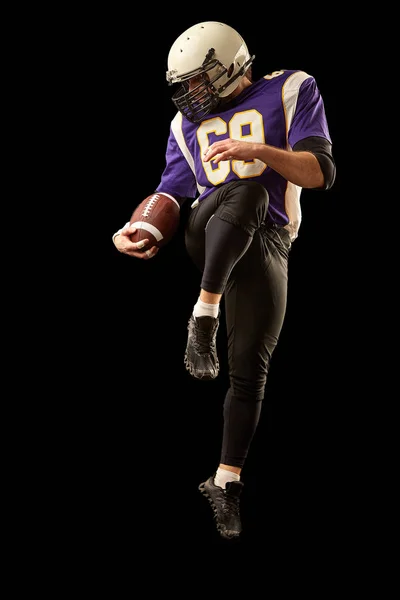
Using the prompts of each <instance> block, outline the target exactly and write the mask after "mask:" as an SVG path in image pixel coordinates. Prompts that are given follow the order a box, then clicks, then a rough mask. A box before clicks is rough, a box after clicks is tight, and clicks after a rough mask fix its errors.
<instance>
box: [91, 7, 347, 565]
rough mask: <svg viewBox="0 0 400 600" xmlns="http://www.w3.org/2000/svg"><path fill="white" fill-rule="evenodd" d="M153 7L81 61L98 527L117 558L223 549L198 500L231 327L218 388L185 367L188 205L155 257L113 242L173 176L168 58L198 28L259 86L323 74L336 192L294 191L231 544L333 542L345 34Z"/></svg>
mask: <svg viewBox="0 0 400 600" xmlns="http://www.w3.org/2000/svg"><path fill="white" fill-rule="evenodd" d="M151 13H152V11H149V14H147V15H146V14H145V13H143V15H142V16H141V17H140V18H137V19H136V20H135V21H134V22H132V20H131V19H128V15H125V14H123V13H122V14H117V13H116V11H115V12H113V13H112V14H109V13H108V12H104V13H101V14H99V13H97V14H96V15H95V16H93V20H92V21H91V23H90V27H91V29H90V32H91V33H90V35H89V36H88V40H89V41H88V44H89V47H88V49H87V53H86V58H85V64H84V65H83V71H84V73H85V74H84V76H83V78H84V83H85V86H87V87H88V88H90V89H91V90H92V93H91V94H90V100H89V101H88V102H87V103H86V104H85V105H84V111H85V114H84V115H83V116H84V118H85V120H86V126H87V132H86V133H87V139H88V140H89V144H90V149H91V154H92V156H91V159H90V161H88V167H87V174H89V180H90V183H89V184H88V196H90V197H92V198H93V197H94V206H95V208H94V209H93V227H95V228H96V235H97V236H101V240H100V242H99V249H98V250H97V251H96V252H93V253H88V254H89V258H88V256H87V255H86V257H85V260H86V261H87V262H88V265H87V277H88V280H89V281H90V283H91V284H92V292H93V291H94V294H93V293H92V294H91V295H90V301H89V302H88V305H87V306H86V305H85V308H83V309H82V310H84V311H85V314H84V317H85V318H86V324H87V330H88V337H90V346H91V348H90V353H91V357H92V360H91V361H88V362H87V363H85V365H84V370H85V392H87V396H86V397H87V400H86V403H85V416H84V419H83V420H82V430H83V431H84V432H85V436H86V440H87V442H86V443H87V452H86V453H85V457H86V458H85V467H86V468H85V473H86V479H85V485H88V487H89V488H90V489H91V490H92V493H93V490H94V496H95V498H96V500H94V501H91V503H89V504H90V505H89V506H88V521H89V522H92V521H93V522H94V521H96V520H97V518H100V515H101V526H100V527H99V529H96V533H95V536H98V542H99V545H100V546H101V545H102V544H103V543H104V540H107V543H112V544H114V545H115V546H117V547H119V548H121V542H122V544H123V545H124V544H126V543H129V542H128V541H129V540H131V541H132V543H133V544H135V545H136V546H140V547H141V548H147V547H148V548H154V545H156V546H157V547H163V548H166V547H169V545H170V544H171V543H174V544H177V546H176V547H177V548H179V549H180V550H183V549H190V550H193V549H196V548H199V547H204V548H210V547H211V546H215V547H216V548H217V549H218V548H219V547H224V548H227V543H226V542H224V540H222V539H221V538H220V537H219V536H218V534H217V532H216V529H215V526H214V523H213V520H212V512H211V509H210V507H209V505H208V503H207V502H206V500H205V499H204V498H203V497H202V496H201V495H200V493H199V491H198V490H197V486H198V484H199V483H200V482H201V481H204V480H205V479H206V478H207V477H209V476H210V475H211V474H212V473H213V472H214V471H215V469H216V467H217V465H218V460H219V452H220V443H221V433H222V405H223V399H224V395H225V391H226V387H227V385H228V381H227V374H226V356H225V344H224V333H225V332H224V324H223V323H222V324H221V327H220V332H219V336H218V337H219V341H218V345H219V356H220V360H221V363H222V371H221V374H220V376H219V378H218V380H216V381H215V382H208V383H205V382H199V381H196V380H193V379H192V378H191V377H190V376H189V374H188V373H187V372H186V371H185V368H184V363H183V355H184V350H185V345H186V334H187V329H186V327H187V321H188V318H189V316H190V313H191V311H192V307H193V304H194V303H195V302H196V300H197V297H198V293H199V283H200V275H199V273H197V271H196V270H195V268H194V266H193V265H192V264H191V263H190V261H189V258H188V257H187V255H186V252H185V249H184V244H183V226H184V221H185V217H186V215H187V210H188V207H186V208H184V209H183V210H182V222H181V228H180V230H179V231H178V234H177V235H176V237H175V238H174V240H172V242H170V244H169V245H168V246H167V247H166V248H164V249H163V250H162V251H161V252H159V254H158V256H157V257H155V258H154V259H152V260H151V261H138V260H135V259H132V258H129V257H127V256H125V255H121V254H120V253H118V252H117V250H116V249H115V247H114V245H113V243H112V239H111V238H112V234H113V233H114V232H115V231H116V230H117V229H119V228H120V227H121V226H123V225H124V224H125V222H126V221H128V220H129V218H130V215H131V213H132V211H133V209H134V207H135V206H136V205H137V204H138V203H139V202H140V201H141V200H142V199H143V198H144V197H146V196H147V195H148V194H150V193H151V192H153V190H154V189H155V187H156V186H157V184H158V182H159V179H160V176H161V173H162V170H163V168H164V164H165V147H166V141H167V137H168V132H169V124H170V120H171V119H172V118H173V116H174V114H175V109H174V107H173V105H172V102H171V99H170V97H171V88H169V87H168V85H167V82H166V80H165V71H166V68H167V55H168V51H169V48H170V46H171V44H172V43H173V41H174V40H175V38H176V37H177V36H178V35H179V34H180V33H181V32H182V31H183V30H184V29H186V28H187V27H189V26H191V25H192V24H194V23H196V22H200V21H203V20H220V21H223V22H226V23H228V24H230V25H231V26H233V27H235V28H236V29H237V30H238V31H239V32H240V33H241V35H242V36H243V37H244V39H245V40H246V43H247V45H248V48H249V51H250V52H251V53H252V54H255V55H256V58H255V62H254V65H253V77H254V78H258V77H261V76H263V75H265V74H267V73H269V72H271V71H274V70H278V69H282V68H283V69H285V68H287V69H292V68H293V69H297V68H298V69H301V70H304V71H306V72H308V73H309V74H311V75H313V76H314V77H315V78H316V80H317V84H318V87H319V89H320V91H321V93H322V96H323V98H324V102H325V109H326V114H327V118H328V123H329V128H330V133H331V137H332V140H333V151H334V155H335V159H336V163H337V178H336V182H335V185H334V187H333V188H332V189H331V190H329V191H327V192H323V193H320V192H315V191H311V190H303V192H302V196H301V200H302V211H303V221H302V225H301V228H300V235H299V238H298V239H297V240H296V242H295V243H294V245H293V248H292V250H291V255H290V262H289V297H288V307H287V316H286V320H285V324H284V327H283V330H282V334H281V339H280V342H279V345H278V347H277V349H276V351H275V354H274V356H273V359H272V363H271V368H270V373H269V378H268V383H267V388H266V397H265V401H264V405H263V411H262V415H261V420H260V423H259V427H258V430H257V432H256V435H255V438H254V441H253V444H252V446H251V450H250V454H249V456H248V459H247V462H246V465H245V467H244V469H243V472H242V481H243V482H244V484H245V491H244V494H243V497H242V519H243V526H244V532H243V535H242V538H241V541H240V542H238V543H236V545H235V547H236V548H238V547H239V546H240V547H242V546H245V547H247V548H248V547H250V546H253V547H254V544H260V543H261V544H263V547H264V548H265V553H266V554H265V556H266V557H269V556H270V553H271V552H277V553H279V552H280V551H281V550H282V549H283V547H284V546H286V545H287V544H290V546H291V548H293V549H294V548H295V549H297V550H300V551H301V548H302V544H303V543H304V540H307V544H308V547H310V545H311V547H312V548H313V552H315V550H316V549H317V548H320V549H326V548H327V543H328V542H327V540H332V539H336V538H337V536H340V535H341V533H340V532H341V527H342V520H341V519H342V513H341V510H340V506H341V501H342V500H341V498H342V494H343V490H344V487H345V484H346V481H345V479H346V477H347V475H346V476H345V475H344V473H347V469H348V464H347V462H346V461H347V459H346V458H345V456H344V452H343V447H344V445H345V443H346V438H347V434H348V429H347V428H348V423H347V422H346V418H345V417H344V412H345V411H346V409H345V399H344V381H345V379H346V378H347V374H346V372H344V371H343V368H341V367H340V366H339V363H340V360H341V359H340V356H341V354H342V353H343V351H344V347H345V345H346V344H345V340H346V319H345V313H346V310H348V309H349V299H348V298H346V297H345V294H344V288H343V277H344V276H345V275H344V273H345V270H346V263H345V259H344V256H345V252H344V239H343V235H342V234H341V235H338V232H337V221H338V218H339V219H343V214H344V209H343V206H344V205H345V202H346V194H345V191H344V183H343V181H344V169H343V168H342V164H343V162H344V161H343V157H344V132H343V131H342V130H341V118H340V116H339V113H340V112H341V110H342V107H340V102H341V98H340V97H339V94H340V89H341V88H340V85H338V71H339V70H340V67H339V66H338V58H337V55H338V48H339V37H338V36H339V31H337V30H336V29H335V26H334V25H333V24H331V25H330V29H327V25H326V22H325V21H322V20H321V21H318V19H315V20H314V22H311V21H309V20H308V19H306V18H304V15H303V18H302V19H300V20H297V17H296V15H295V14H292V15H291V19H290V26H288V23H287V21H286V18H287V17H285V21H284V22H282V15H280V16H278V17H273V16H272V15H270V18H268V17H265V18H264V17H262V16H261V15H258V16H257V15H253V18H251V19H246V18H243V17H241V18H238V17H237V15H236V17H235V16H234V17H233V18H232V16H231V15H229V14H227V13H226V11H222V10H219V11H218V10H217V11H214V10H200V11H199V12H198V13H196V16H195V17H193V16H190V14H189V15H188V16H187V18H186V17H185V16H184V15H183V14H182V12H180V11H179V10H175V9H173V10H172V8H171V11H170V12H167V13H166V14H165V15H162V16H161V15H160V14H157V15H152V14H151ZM177 13H179V17H178V16H177ZM156 16H157V18H155V17H156ZM342 33H343V30H342ZM345 306H346V310H345ZM86 409H87V410H86ZM347 410H348V409H347ZM90 530H91V532H92V529H91V528H90ZM91 535H93V533H91ZM122 540H123V541H122ZM230 548H232V545H231V546H230Z"/></svg>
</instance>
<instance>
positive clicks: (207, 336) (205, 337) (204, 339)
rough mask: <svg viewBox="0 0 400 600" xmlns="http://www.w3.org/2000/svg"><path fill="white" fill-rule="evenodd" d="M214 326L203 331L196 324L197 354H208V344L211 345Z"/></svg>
mask: <svg viewBox="0 0 400 600" xmlns="http://www.w3.org/2000/svg"><path fill="white" fill-rule="evenodd" d="M213 334H214V327H213V328H212V329H210V330H209V331H204V330H203V329H201V328H200V327H199V326H198V325H197V324H196V338H195V346H196V349H197V351H198V353H199V354H208V353H209V352H210V346H212V345H213Z"/></svg>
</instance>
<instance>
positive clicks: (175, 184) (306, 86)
mask: <svg viewBox="0 0 400 600" xmlns="http://www.w3.org/2000/svg"><path fill="white" fill-rule="evenodd" d="M217 111H218V112H215V113H212V114H210V115H208V116H207V118H206V119H204V120H203V121H202V122H201V123H191V122H190V121H188V120H187V119H185V118H184V117H183V116H182V114H181V113H179V112H178V113H177V114H176V115H175V117H174V119H173V120H172V123H171V127H170V134H169V138H168V144H167V150H166V166H165V169H164V171H163V173H162V176H161V181H160V184H159V185H158V187H157V189H156V191H158V192H164V193H168V194H171V195H172V196H174V197H175V198H176V199H177V200H178V202H179V201H180V202H182V201H183V200H184V199H186V198H196V199H197V201H200V202H201V201H202V200H204V199H205V198H206V197H207V196H208V194H210V193H211V192H212V191H213V190H215V189H216V187H218V186H220V185H223V184H224V183H228V182H230V181H233V180H237V179H252V180H254V181H258V182H259V183H261V184H262V185H263V186H264V187H265V188H266V189H267V191H268V194H269V209H268V214H269V218H270V219H271V221H273V222H274V223H276V224H277V225H278V226H281V227H286V228H287V229H288V230H289V231H290V235H291V238H292V240H293V239H295V238H296V237H297V234H298V230H299V227H300V223H301V207H300V194H301V189H302V188H300V187H299V186H296V185H294V184H292V183H289V182H288V181H287V180H286V179H284V178H283V177H282V176H281V175H279V174H278V173H276V171H274V170H273V169H271V168H270V167H268V165H267V164H265V163H264V162H262V161H260V160H258V159H255V160H252V161H242V160H226V161H221V162H220V163H219V164H217V165H215V164H214V163H213V161H212V160H211V161H210V162H203V161H202V158H201V157H202V156H203V154H204V152H205V151H206V149H207V148H208V146H210V145H211V144H212V143H213V142H214V141H218V140H223V139H226V138H229V137H230V138H232V139H240V140H247V141H251V142H257V143H265V144H269V145H271V146H275V147H276V148H282V149H284V150H291V149H292V148H293V146H294V145H295V144H296V143H297V142H299V141H300V140H302V139H304V138H307V137H310V136H318V137H323V138H326V139H327V140H328V141H329V142H331V138H330V135H329V130H328V124H327V119H326V115H325V109H324V103H323V99H322V97H321V94H320V92H319V89H318V87H317V84H316V81H315V79H314V78H313V77H312V76H311V75H308V74H307V73H305V72H304V71H295V70H291V71H287V70H282V71H275V72H273V73H271V74H270V75H266V76H265V77H262V78H261V79H260V80H258V81H257V82H255V83H253V84H252V85H251V86H249V87H247V88H246V89H245V90H244V91H243V92H242V93H241V94H239V96H237V97H236V98H234V99H233V100H232V101H231V102H229V104H227V105H226V106H224V105H221V106H219V107H218V108H217Z"/></svg>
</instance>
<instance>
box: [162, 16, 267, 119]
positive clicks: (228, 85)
mask: <svg viewBox="0 0 400 600" xmlns="http://www.w3.org/2000/svg"><path fill="white" fill-rule="evenodd" d="M254 58H255V57H254V56H250V54H249V52H248V50H247V46H246V44H245V42H244V40H243V38H242V37H241V36H240V35H239V34H238V32H237V31H235V29H232V27H230V26H229V25H225V24H224V23H218V22H216V21H207V22H204V23H198V24H197V25H193V26H192V27H189V29H187V30H186V31H184V32H183V33H182V34H181V35H180V36H179V37H178V38H177V39H176V40H175V42H174V43H173V44H172V47H171V49H170V51H169V55H168V71H167V81H168V83H169V84H170V85H173V84H174V83H182V86H181V87H180V89H179V90H178V91H177V92H176V93H175V94H174V95H173V97H172V101H173V102H174V104H175V106H176V107H177V109H178V110H179V111H180V112H181V113H182V114H183V115H184V116H185V117H186V118H187V119H189V121H192V122H193V123H198V122H200V121H201V120H202V119H203V118H204V117H206V116H207V115H208V114H209V113H210V112H211V111H212V110H214V109H215V107H216V106H217V104H218V103H219V102H220V99H221V98H225V97H226V96H229V94H231V93H232V92H233V91H234V90H235V89H236V87H237V86H238V85H239V82H240V80H241V79H242V78H243V77H244V75H245V73H246V71H247V69H248V68H249V67H250V65H251V64H252V62H253V60H254ZM192 78H196V85H195V87H194V88H193V89H192V90H190V91H189V79H192Z"/></svg>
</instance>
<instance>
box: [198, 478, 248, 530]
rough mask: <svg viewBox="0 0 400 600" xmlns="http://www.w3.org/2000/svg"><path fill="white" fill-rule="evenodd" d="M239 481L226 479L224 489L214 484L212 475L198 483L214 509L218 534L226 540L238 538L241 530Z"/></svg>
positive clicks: (241, 486)
mask: <svg viewBox="0 0 400 600" xmlns="http://www.w3.org/2000/svg"><path fill="white" fill-rule="evenodd" d="M242 489H243V483H242V482H241V481H228V483H227V484H226V489H225V490H224V489H223V488H221V487H219V486H217V485H214V475H213V476H212V477H209V478H208V479H207V481H205V482H204V483H201V484H200V485H199V490H200V492H201V493H202V494H203V495H204V496H206V498H207V500H208V501H209V503H210V504H211V508H212V509H213V511H214V519H215V522H216V525H217V530H218V532H219V534H220V535H221V536H222V537H223V538H224V539H226V540H235V539H238V537H239V535H240V533H241V531H242V523H241V520H240V512H239V498H240V494H241V493H242Z"/></svg>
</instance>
